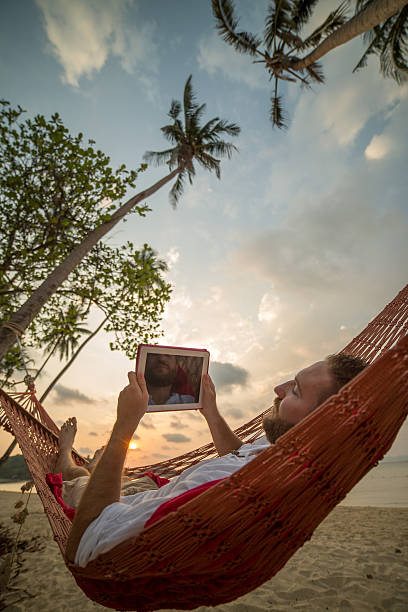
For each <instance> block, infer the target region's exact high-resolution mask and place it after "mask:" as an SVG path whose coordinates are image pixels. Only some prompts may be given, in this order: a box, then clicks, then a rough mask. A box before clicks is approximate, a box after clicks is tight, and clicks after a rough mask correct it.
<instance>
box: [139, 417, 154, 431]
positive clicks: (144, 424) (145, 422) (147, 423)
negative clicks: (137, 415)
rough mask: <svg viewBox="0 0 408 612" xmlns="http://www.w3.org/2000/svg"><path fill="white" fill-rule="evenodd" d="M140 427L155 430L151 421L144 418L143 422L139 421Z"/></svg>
mask: <svg viewBox="0 0 408 612" xmlns="http://www.w3.org/2000/svg"><path fill="white" fill-rule="evenodd" d="M140 427H144V428H145V429H156V427H155V426H154V425H153V423H152V422H151V421H148V420H146V417H143V420H142V421H140Z"/></svg>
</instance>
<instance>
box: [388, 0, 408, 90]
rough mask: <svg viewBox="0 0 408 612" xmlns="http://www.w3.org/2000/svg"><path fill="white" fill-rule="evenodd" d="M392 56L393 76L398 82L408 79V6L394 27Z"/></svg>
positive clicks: (402, 10)
mask: <svg viewBox="0 0 408 612" xmlns="http://www.w3.org/2000/svg"><path fill="white" fill-rule="evenodd" d="M390 54H391V57H392V63H393V72H392V73H391V76H392V77H393V78H394V79H395V80H396V81H397V82H398V83H402V82H405V81H406V79H407V78H408V6H405V7H404V8H403V9H401V11H400V13H399V15H398V16H397V19H396V21H395V23H394V25H393V27H392V34H391V41H390Z"/></svg>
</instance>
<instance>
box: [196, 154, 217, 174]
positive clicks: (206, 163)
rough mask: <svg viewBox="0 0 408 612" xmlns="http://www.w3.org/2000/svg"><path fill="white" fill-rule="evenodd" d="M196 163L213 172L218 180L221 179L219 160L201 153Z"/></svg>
mask: <svg viewBox="0 0 408 612" xmlns="http://www.w3.org/2000/svg"><path fill="white" fill-rule="evenodd" d="M197 161H198V163H199V164H200V165H201V166H202V167H203V168H205V169H206V170H214V171H215V175H216V177H217V178H218V179H220V178H221V169H220V160H219V159H216V158H215V157H213V156H212V155H209V154H208V153H204V152H203V151H202V152H201V153H200V155H199V157H197Z"/></svg>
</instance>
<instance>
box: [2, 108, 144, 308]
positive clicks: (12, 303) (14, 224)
mask: <svg viewBox="0 0 408 612" xmlns="http://www.w3.org/2000/svg"><path fill="white" fill-rule="evenodd" d="M0 108H1V112H0V226H1V228H2V232H1V234H0V288H1V289H0V309H1V317H2V319H7V318H8V316H9V314H10V313H11V312H12V311H13V310H15V309H16V306H17V305H18V304H21V303H22V302H23V300H24V299H25V298H26V296H27V295H29V294H30V293H32V291H33V290H34V288H35V287H36V286H37V285H38V283H39V282H41V281H42V280H44V278H46V277H47V276H48V275H49V274H50V272H51V271H52V270H53V269H54V268H55V267H56V265H58V263H60V262H61V261H62V260H63V259H64V258H65V257H66V256H67V254H68V253H69V252H70V251H71V250H72V249H73V247H74V246H76V245H77V244H78V243H79V242H81V240H82V239H83V238H84V237H85V236H86V235H87V234H88V233H89V232H90V231H91V230H92V229H94V228H95V227H96V226H98V225H99V224H100V223H101V222H103V221H104V220H107V219H108V218H109V217H110V214H111V212H112V211H113V210H115V209H116V205H115V204H112V202H113V201H117V200H120V199H121V198H123V197H124V196H125V194H126V191H127V190H128V189H129V188H131V187H134V185H135V181H136V177H137V171H135V170H131V171H128V170H126V168H125V166H121V167H120V168H119V169H117V170H116V171H114V170H112V169H111V168H110V166H109V162H110V160H109V157H107V156H106V155H104V154H103V153H102V151H100V150H95V149H94V148H93V143H92V141H89V143H88V144H87V145H86V144H85V143H84V142H83V136H82V134H78V136H75V137H73V136H71V135H70V134H69V132H68V130H67V128H65V127H64V125H63V124H62V121H61V119H60V117H59V116H58V114H55V115H53V116H52V118H51V119H50V120H46V119H45V118H44V117H43V116H42V115H37V116H36V117H34V119H26V120H25V121H22V120H21V116H22V114H23V112H24V111H23V109H22V108H21V107H18V108H17V109H13V108H11V107H10V105H9V103H8V102H5V101H2V102H1V106H0ZM135 210H136V212H138V213H139V214H143V213H144V212H145V211H146V207H144V206H142V207H136V209H135Z"/></svg>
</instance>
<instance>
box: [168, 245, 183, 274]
mask: <svg viewBox="0 0 408 612" xmlns="http://www.w3.org/2000/svg"><path fill="white" fill-rule="evenodd" d="M179 258H180V251H179V250H178V249H177V247H175V246H172V247H170V249H169V250H168V251H167V253H166V257H165V259H166V262H167V266H168V268H169V270H171V268H174V266H175V265H176V263H177V262H178V260H179Z"/></svg>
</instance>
